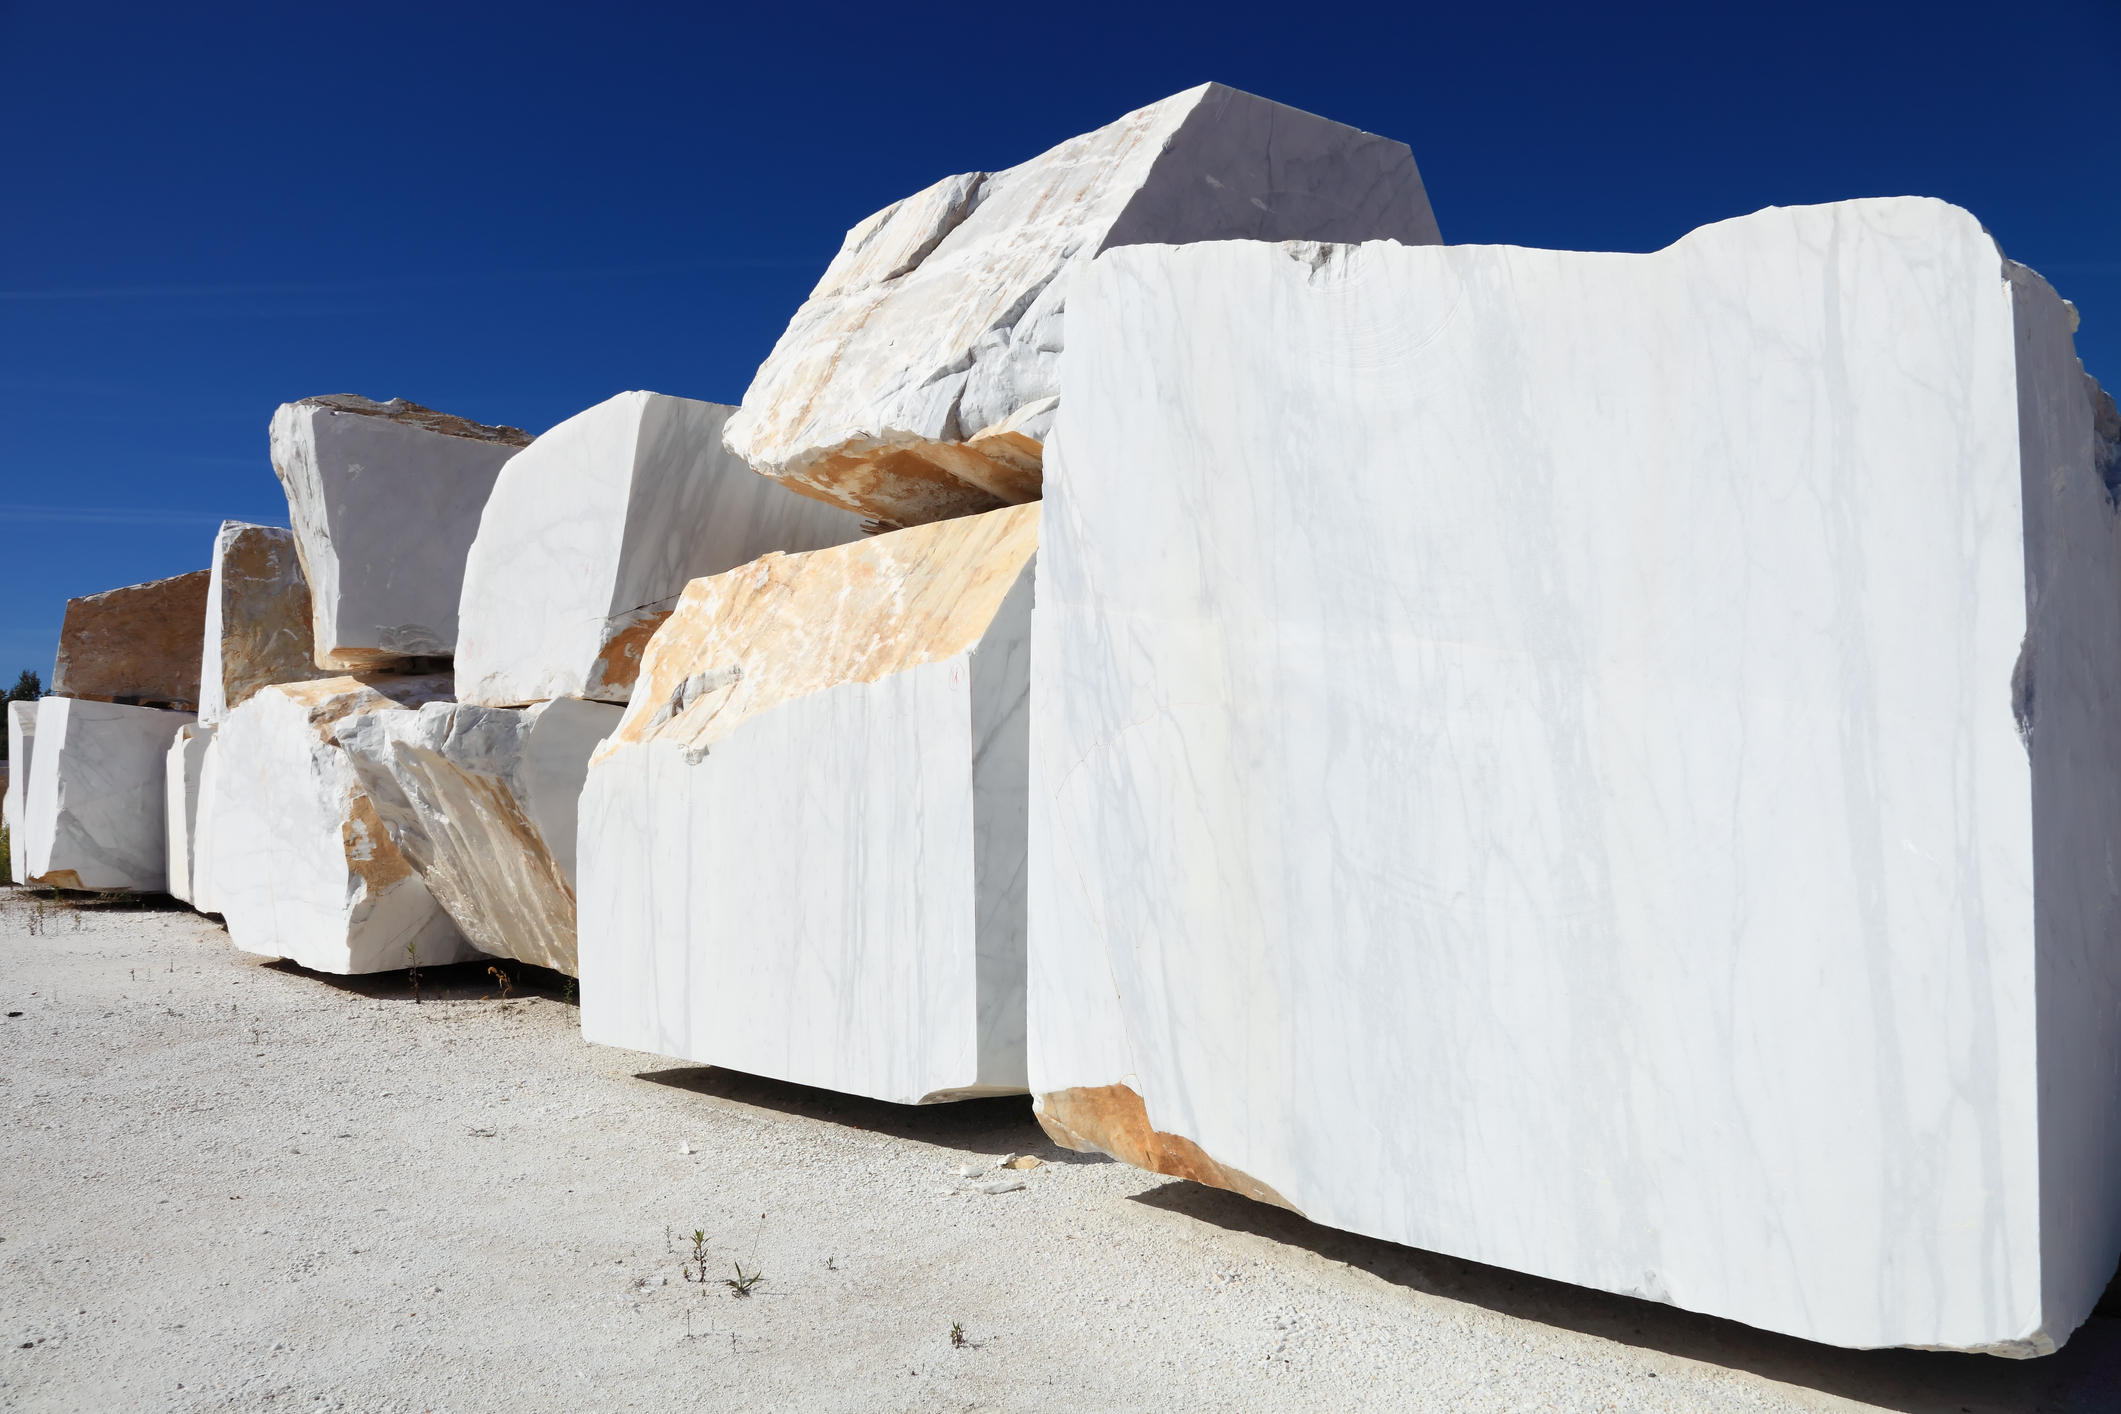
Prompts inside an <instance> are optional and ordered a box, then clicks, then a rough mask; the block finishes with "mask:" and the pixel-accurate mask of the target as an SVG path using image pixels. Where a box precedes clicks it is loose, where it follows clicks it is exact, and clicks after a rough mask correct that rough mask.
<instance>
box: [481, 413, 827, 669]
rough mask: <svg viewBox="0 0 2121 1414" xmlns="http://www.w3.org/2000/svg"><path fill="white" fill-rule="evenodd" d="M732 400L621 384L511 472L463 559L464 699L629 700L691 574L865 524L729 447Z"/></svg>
mask: <svg viewBox="0 0 2121 1414" xmlns="http://www.w3.org/2000/svg"><path fill="white" fill-rule="evenodd" d="M732 411H734V409H732V408H728V407H724V406H722V405H721V404H719V403H702V402H694V401H693V400H692V399H690V398H670V397H665V396H663V395H662V394H661V393H638V392H636V393H621V394H619V395H618V396H617V397H615V398H611V399H608V400H607V401H605V402H601V403H598V404H597V405H596V406H595V407H593V408H590V409H589V410H588V411H586V412H580V413H576V414H575V415H574V416H573V417H570V418H568V419H567V420H566V421H565V422H563V423H561V424H560V425H559V426H557V427H554V428H553V429H552V430H550V431H549V432H546V433H545V434H544V435H543V436H541V437H540V438H538V440H537V441H536V442H535V443H533V444H532V445H531V446H530V447H528V448H527V449H525V450H524V451H523V452H522V453H521V454H520V455H518V456H516V457H515V458H513V459H512V460H511V461H510V462H509V463H508V465H507V466H505V467H503V468H502V469H501V475H500V479H499V480H498V481H496V482H495V483H494V488H493V495H492V496H491V497H490V498H489V499H488V500H487V502H486V510H485V514H484V515H483V517H482V518H481V519H480V522H479V535H478V538H477V539H476V540H474V541H473V542H472V545H471V555H470V558H469V560H468V561H467V562H466V565H465V569H464V597H463V602H462V606H461V608H460V611H459V614H458V625H459V627H458V634H457V655H456V662H455V664H454V665H453V666H454V668H455V671H456V676H457V696H458V700H460V701H463V702H473V703H479V704H482V705H485V706H490V707H515V706H521V705H523V704H525V703H530V702H542V701H544V700H546V699H548V698H556V697H589V698H596V699H599V700H602V701H605V702H617V703H624V702H625V701H626V697H627V694H628V693H629V692H631V691H632V690H633V680H634V677H635V675H636V674H637V673H638V672H639V671H640V663H641V649H642V648H643V647H644V646H645V645H646V644H647V642H648V638H649V635H651V634H653V633H654V632H655V630H656V627H657V625H659V624H661V623H662V621H663V620H664V619H666V618H668V617H670V611H671V608H672V607H673V606H674V605H675V604H676V603H677V597H678V595H679V594H681V593H683V592H684V589H685V586H686V585H687V584H689V583H691V582H692V581H693V580H695V579H700V578H702V577H704V576H707V575H714V574H720V573H722V572H723V571H724V570H729V569H734V568H736V567H737V566H738V565H741V564H746V563H748V562H750V561H752V560H755V559H757V558H758V557H759V556H761V555H763V554H766V553H768V552H769V551H773V550H817V549H822V548H823V547H825V546H827V545H843V544H845V543H847V542H848V541H850V540H859V539H860V538H861V536H862V521H861V518H860V517H859V516H856V515H855V514H853V513H852V512H850V511H844V510H840V509H839V508H838V507H835V506H828V505H825V504H823V503H821V502H818V501H814V500H811V499H809V498H808V497H804V496H797V495H793V494H791V493H790V492H789V491H788V490H787V488H785V487H783V486H782V485H780V484H779V483H778V482H775V481H771V480H768V479H767V478H766V477H763V476H760V475H758V474H756V473H755V472H753V471H752V470H751V468H749V467H748V466H746V465H744V463H743V462H742V461H741V460H739V459H738V458H737V457H735V456H733V455H732V454H731V453H730V452H729V451H728V450H727V449H726V448H725V447H723V445H722V425H723V423H724V422H726V421H727V420H728V417H729V414H730V413H731V412H732Z"/></svg>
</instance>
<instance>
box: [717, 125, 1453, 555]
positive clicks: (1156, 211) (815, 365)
mask: <svg viewBox="0 0 2121 1414" xmlns="http://www.w3.org/2000/svg"><path fill="white" fill-rule="evenodd" d="M1377 239H1384V240H1397V241H1401V242H1405V243H1407V244H1410V245H1424V244H1426V245H1433V244H1435V243H1437V242H1438V241H1440V240H1441V239H1442V237H1441V236H1440V235H1439V234H1438V233H1437V229H1436V218H1435V216H1434V215H1433V214H1432V213H1431V211H1430V209H1429V198H1428V195H1427V194H1426V192H1425V191H1424V190H1423V188H1422V184H1421V174H1420V172H1419V171H1417V170H1416V168H1415V165H1414V157H1413V154H1412V153H1410V152H1409V151H1408V150H1407V147H1406V144H1404V143H1399V142H1393V141H1391V140H1390V139H1387V138H1381V137H1376V136H1373V135H1372V134H1369V133H1365V132H1359V131H1357V130H1356V129H1354V128H1350V127H1344V126H1342V125H1341V124H1339V123H1334V122H1328V121H1327V120H1326V119H1324V118H1319V117H1315V116H1313V115H1312V114H1309V113H1305V112H1301V111H1299V110H1297V109H1294V108H1286V107H1283V106H1282V105H1281V104H1279V103H1270V102H1268V101H1267V100H1266V99H1263V98H1255V97H1253V96H1252V95H1251V94H1249V93H1240V92H1238V91H1236V90H1234V89H1230V88H1225V87H1223V86H1222V85H1221V84H1204V85H1202V86H1201V87H1199V88H1194V89H1188V90H1187V91H1186V92H1184V93H1181V94H1177V95H1175V96H1173V97H1170V98H1167V99H1164V100H1163V101H1162V102H1160V103H1153V104H1151V105H1150V106H1148V107H1147V108H1143V109H1141V110H1139V111H1137V112H1133V113H1129V114H1128V115H1127V116H1126V117H1124V118H1121V119H1120V120H1119V121H1118V122H1116V123H1113V124H1111V125H1109V126H1107V127H1103V128H1099V129H1098V130H1097V131H1096V132H1093V133H1087V134H1085V135H1083V136H1081V137H1078V138H1073V139H1070V140H1069V141H1067V142H1064V143H1062V144H1061V145H1060V146H1059V147H1056V148H1054V149H1053V150H1052V151H1050V152H1047V153H1044V154H1043V155H1041V156H1038V157H1035V158H1033V159H1032V160H1031V161H1029V162H1026V163H1024V164H1022V165H1021V166H1017V167H1012V168H1010V169H1009V170H1007V171H1005V172H993V173H988V172H971V173H967V174H965V175H963V176H957V177H947V178H945V179H944V180H942V181H940V182H937V183H936V184H935V185H934V186H932V187H929V188H928V189H927V190H926V191H922V192H919V193H916V194H915V195H913V196H910V197H907V198H906V199H905V200H904V201H900V202H896V203H894V204H893V205H891V206H888V207H886V208H884V209H883V210H882V211H879V212H877V213H876V214H875V215H874V216H871V217H870V218H869V219H868V220H866V221H864V222H862V223H861V224H860V225H858V226H856V227H855V228H854V229H853V230H851V231H849V232H848V233H847V240H846V243H845V244H844V245H843V246H842V247H841V248H840V253H839V255H838V257H837V258H835V259H834V260H833V262H832V264H831V266H830V267H829V268H828V269H827V270H826V271H825V275H824V278H823V279H821V280H819V281H818V284H817V288H816V289H814V290H812V291H811V292H810V298H809V299H808V300H807V301H806V302H805V303H804V304H803V307H802V308H801V309H800V310H798V311H797V312H796V316H795V318H794V320H793V321H792V322H791V323H790V324H789V326H788V330H787V332H786V333H784V334H783V335H782V336H781V339H780V342H779V343H778V344H776V345H774V349H773V353H772V354H771V355H770V356H769V357H768V358H767V360H766V362H765V363H764V364H763V365H761V366H760V368H759V371H758V375H757V377H756V378H755V379H753V381H752V384H751V388H750V391H748V392H746V393H745V394H744V405H743V408H742V410H741V411H740V412H738V414H737V415H736V416H735V417H732V418H731V419H730V420H729V430H728V440H729V446H730V448H731V450H733V451H735V452H736V453H737V454H738V455H739V456H742V457H743V458H744V459H745V460H746V461H748V462H749V463H750V464H751V465H752V466H753V467H754V468H756V469H757V470H759V471H761V472H764V473H765V474H767V475H769V476H774V477H778V478H780V479H782V480H784V481H786V482H787V483H788V484H789V485H790V486H791V487H794V488H795V489H797V490H800V491H803V492H804V493H805V494H808V495H812V496H817V497H820V498H822V499H825V500H828V501H831V502H833V503H834V504H837V505H842V506H846V507H848V508H850V509H853V510H857V511H860V512H861V513H862V514H864V515H867V516H874V517H876V518H878V519H880V520H882V521H885V522H887V523H890V524H893V525H917V524H923V523H926V522H928V521H933V520H941V519H944V518H946V517H949V516H955V515H964V514H967V513H970V512H974V511H982V510H988V509H991V508H993V507H995V506H1000V505H1013V504H1018V503H1021V502H1024V501H1031V500H1036V499H1037V498H1038V495H1039V484H1040V477H1041V470H1040V468H1041V464H1042V457H1043V454H1044V452H1043V443H1044V439H1045V436H1046V429H1047V427H1048V425H1049V424H1050V423H1051V420H1052V417H1053V411H1054V408H1055V406H1056V400H1057V399H1058V397H1059V394H1060V391H1061V390H1060V378H1059V362H1060V353H1061V347H1062V329H1061V326H1062V322H1063V316H1064V314H1065V311H1066V306H1067V302H1068V289H1069V284H1070V280H1071V278H1072V276H1073V274H1074V272H1075V271H1076V270H1078V269H1079V268H1080V267H1081V266H1083V265H1084V264H1086V263H1087V262H1089V260H1090V259H1091V258H1092V257H1094V256H1095V255H1097V253H1098V252H1099V251H1103V250H1110V249H1112V248H1113V247H1115V246H1129V245H1143V244H1157V243H1168V244H1173V245H1183V244H1186V243H1189V242H1193V241H1224V240H1268V241H1283V240H1324V241H1361V240H1377Z"/></svg>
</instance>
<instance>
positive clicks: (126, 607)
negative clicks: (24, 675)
mask: <svg viewBox="0 0 2121 1414" xmlns="http://www.w3.org/2000/svg"><path fill="white" fill-rule="evenodd" d="M208 579H209V574H208V572H207V571H206V570H193V571H192V572H191V573H190V574H180V575H176V576H174V577H172V578H170V579H157V580H151V581H149V582H148V583H146V584H129V585H127V586H125V587H124V588H123V589H107V590H105V591H104V592H103V593H101V594H86V595H83V596H82V597H81V598H79V599H69V600H67V601H66V618H65V620H64V621H63V622H62V623H61V624H60V626H59V652H58V656H57V657H56V658H55V659H54V660H53V662H52V695H53V696H54V697H83V698H88V699H91V700H93V701H96V702H120V703H125V704H128V705H131V706H136V707H166V708H170V709H173V710H176V711H183V712H190V711H194V710H196V709H197V707H198V705H199V654H200V646H201V645H200V634H201V632H202V630H203V627H204V625H205V622H206V613H205V610H206V592H207V581H208Z"/></svg>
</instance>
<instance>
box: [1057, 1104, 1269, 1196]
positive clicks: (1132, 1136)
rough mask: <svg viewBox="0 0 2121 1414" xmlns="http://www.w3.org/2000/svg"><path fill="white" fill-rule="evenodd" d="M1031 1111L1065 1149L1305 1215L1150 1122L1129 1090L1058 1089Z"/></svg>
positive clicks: (1251, 1179)
mask: <svg viewBox="0 0 2121 1414" xmlns="http://www.w3.org/2000/svg"><path fill="white" fill-rule="evenodd" d="M1031 1112H1032V1113H1033V1114H1034V1115H1036V1116H1037V1118H1038V1123H1039V1127H1040V1128H1041V1129H1043V1130H1045V1131H1046V1135H1047V1137H1048V1138H1050V1139H1051V1140H1052V1141H1053V1142H1054V1143H1056V1144H1058V1145H1060V1146H1061V1147H1062V1148H1064V1149H1074V1150H1077V1151H1095V1152H1097V1153H1101V1154H1110V1155H1111V1156H1112V1157H1113V1158H1115V1159H1118V1160H1119V1161H1120V1162H1122V1163H1128V1164H1132V1165H1134V1166H1135V1167H1136V1168H1139V1169H1147V1170H1148V1171H1149V1172H1151V1173H1164V1174H1169V1175H1171V1177H1173V1178H1190V1179H1192V1180H1193V1181H1194V1182H1195V1183H1205V1184H1207V1185H1208V1186H1209V1187H1211V1188H1227V1189H1229V1190H1230V1191H1231V1192H1232V1193H1241V1194H1243V1195H1244V1196H1245V1197H1247V1198H1252V1199H1256V1200H1258V1201H1259V1202H1262V1203H1272V1204H1273V1205H1274V1206H1275V1207H1277V1208H1287V1209H1288V1210H1289V1211H1290V1212H1292V1213H1295V1214H1297V1215H1298V1216H1299V1217H1300V1216H1302V1215H1303V1209H1301V1208H1299V1207H1297V1206H1296V1205H1295V1204H1294V1203H1291V1202H1290V1201H1289V1200H1288V1199H1286V1198H1284V1197H1282V1196H1281V1195H1280V1194H1279V1193H1276V1192H1275V1191H1274V1190H1273V1189H1271V1188H1269V1187H1268V1186H1267V1185H1266V1184H1264V1183H1261V1182H1260V1181H1259V1180H1258V1179H1256V1178H1254V1177H1252V1176H1251V1175H1250V1174H1248V1173H1245V1172H1244V1171H1243V1170H1241V1169H1234V1168H1231V1167H1230V1166H1229V1165H1228V1164H1221V1163H1217V1162H1216V1161H1215V1160H1214V1159H1212V1158H1210V1157H1209V1156H1208V1155H1207V1154H1206V1153H1205V1152H1203V1151H1202V1149H1201V1147H1200V1146H1199V1145H1198V1144H1195V1143H1194V1142H1193V1141H1192V1140H1190V1139H1187V1138H1185V1137H1184V1136H1182V1135H1177V1134H1167V1133H1165V1132H1164V1131H1163V1130H1160V1129H1158V1128H1157V1127H1156V1126H1155V1125H1153V1124H1151V1123H1150V1122H1149V1109H1148V1106H1147V1105H1145V1104H1143V1103H1142V1097H1141V1096H1139V1095H1137V1094H1135V1093H1134V1090H1133V1088H1132V1087H1131V1086H1127V1085H1100V1086H1097V1087H1095V1088H1083V1089H1075V1090H1056V1091H1054V1092H1052V1093H1050V1094H1045V1095H1040V1096H1039V1097H1038V1098H1037V1099H1036V1100H1035V1101H1033V1102H1032V1106H1031Z"/></svg>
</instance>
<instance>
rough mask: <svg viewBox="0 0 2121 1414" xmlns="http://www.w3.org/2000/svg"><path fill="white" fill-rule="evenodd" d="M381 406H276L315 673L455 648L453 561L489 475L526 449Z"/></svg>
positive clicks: (463, 426) (349, 400)
mask: <svg viewBox="0 0 2121 1414" xmlns="http://www.w3.org/2000/svg"><path fill="white" fill-rule="evenodd" d="M530 440H531V439H530V435H529V434H528V433H526V432H524V431H522V430H521V429H519V428H514V427H488V426H486V425H485V424H483V423H478V422H472V421H469V420H467V419H465V418H461V417H452V416H450V415H449V414H448V413H441V412H436V411H435V410H434V409H432V408H424V407H421V406H420V405H419V404H418V403H409V402H406V401H405V400H404V399H402V398H393V399H391V400H390V401H389V402H387V403H378V402H372V401H370V400H369V399H367V398H363V397H359V396H356V395H355V394H352V393H332V394H328V395H326V396H324V397H317V398H304V399H303V400H302V401H300V402H295V403H283V404H282V405H281V406H280V409H279V410H278V411H277V412H275V413H274V414H273V419H272V464H273V470H274V471H275V472H276V473H278V475H279V477H280V485H281V487H282V488H283V489H284V490H285V491H286V492H287V509H288V515H289V518H290V519H291V520H292V522H293V524H294V534H295V545H296V548H297V550H298V552H299V554H300V557H301V568H302V575H303V578H304V579H305V580H307V581H308V584H309V592H310V620H311V630H312V635H313V638H314V642H313V645H312V647H313V649H314V651H315V654H316V665H317V666H318V667H320V668H335V669H340V670H375V671H385V670H390V669H394V668H401V667H404V666H407V665H408V663H409V662H410V661H411V660H416V659H422V658H436V657H446V656H448V655H449V654H451V653H453V652H455V650H456V641H457V601H458V598H459V596H461V595H462V593H463V591H464V556H465V554H466V553H467V552H468V551H469V550H470V549H471V541H472V537H473V536H475V535H477V534H478V530H479V514H480V512H481V511H483V510H484V509H485V506H486V497H487V495H488V494H489V493H490V492H491V491H492V490H493V483H494V479H495V478H496V477H497V476H499V475H500V471H501V467H502V465H503V464H504V463H506V462H507V460H508V459H509V458H510V457H512V456H514V455H515V454H516V453H517V452H519V451H521V450H522V449H523V448H525V447H527V446H529V445H530Z"/></svg>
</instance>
